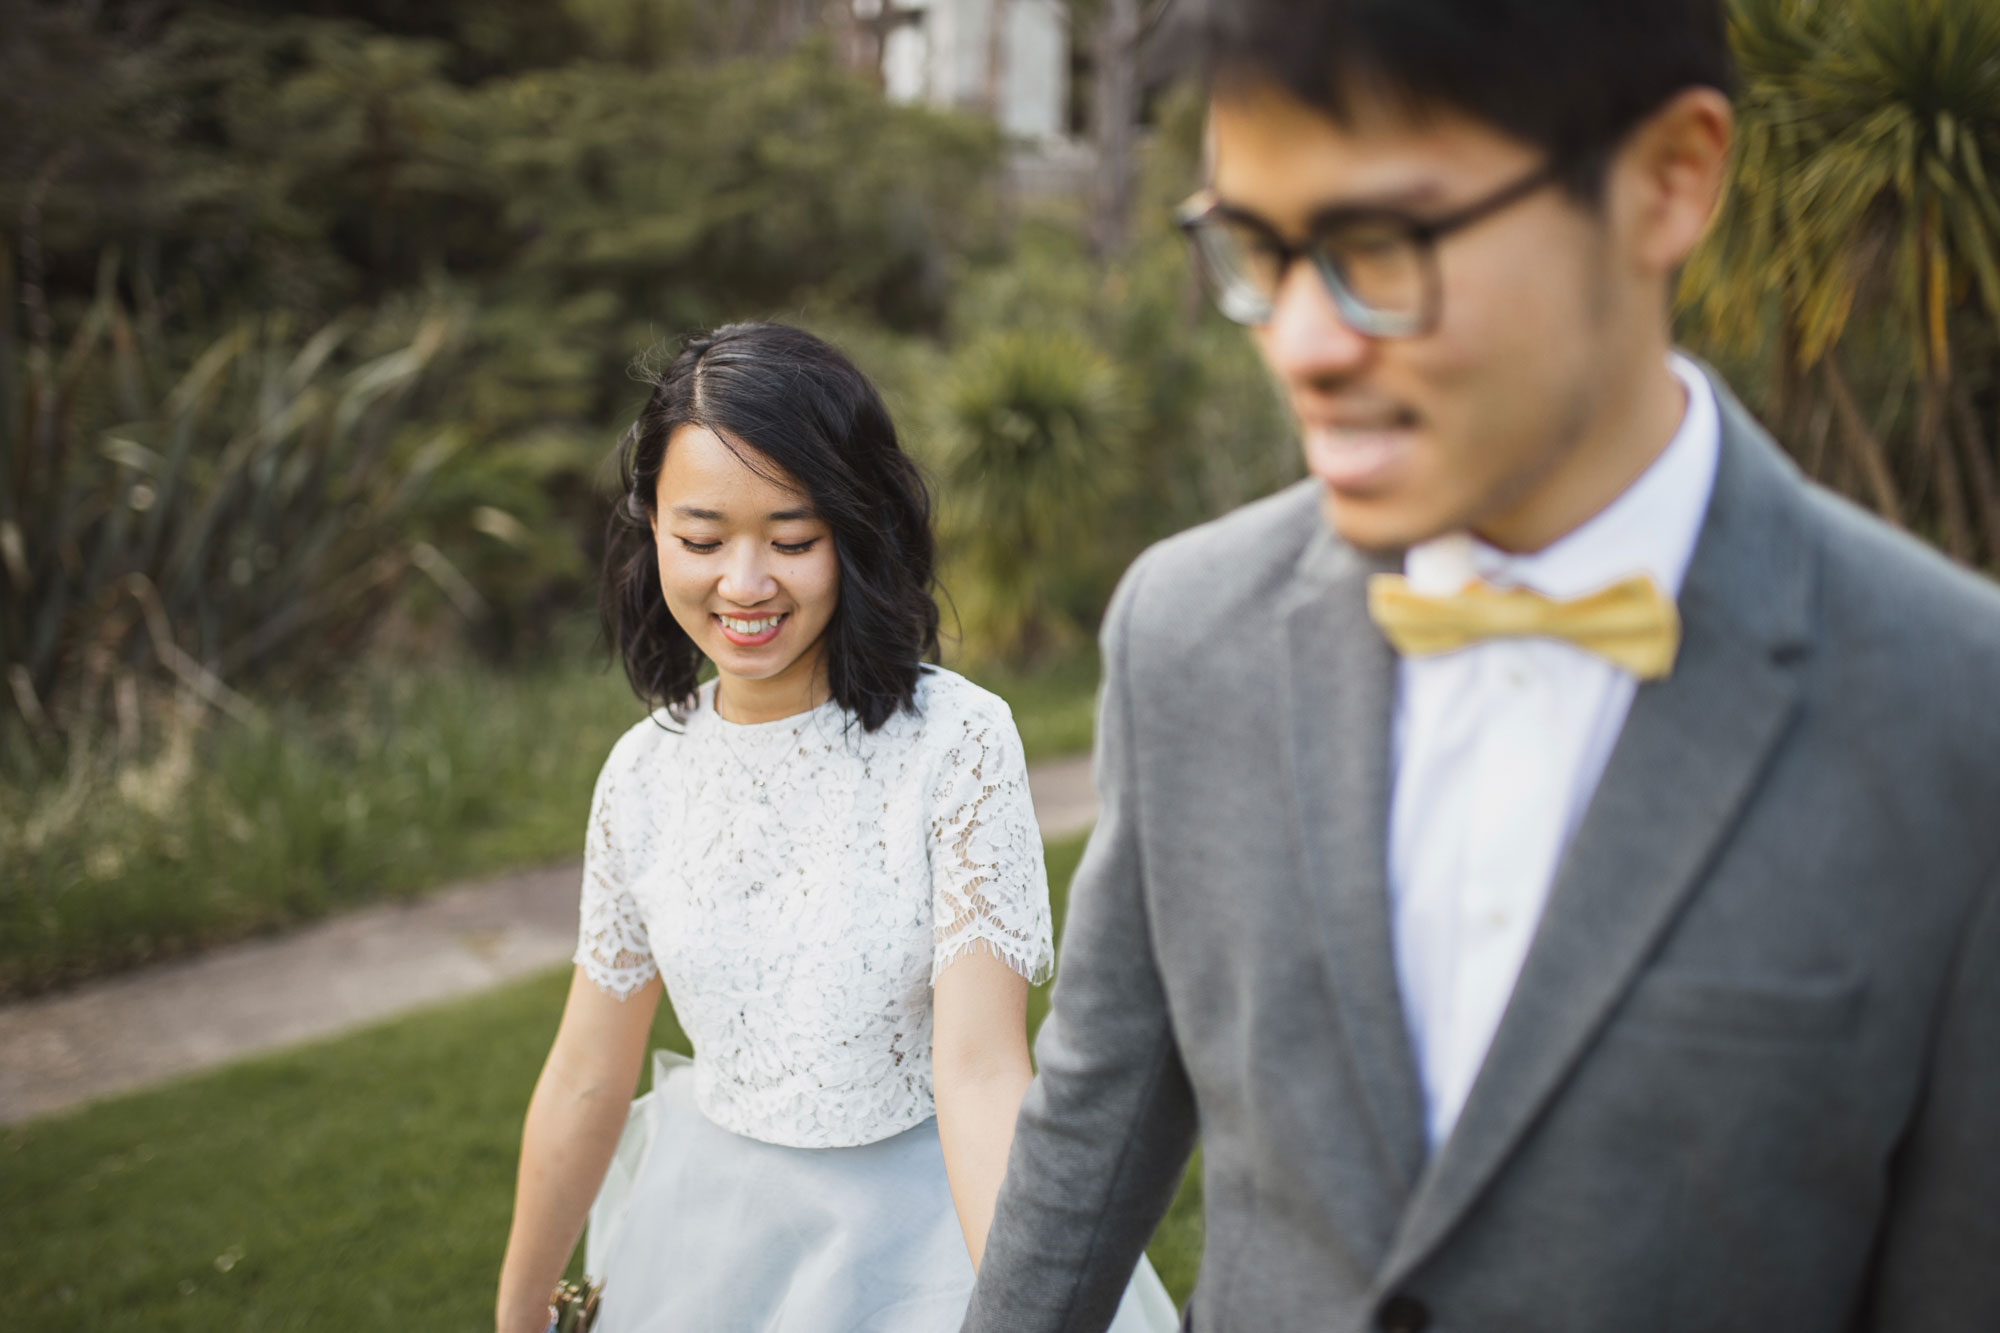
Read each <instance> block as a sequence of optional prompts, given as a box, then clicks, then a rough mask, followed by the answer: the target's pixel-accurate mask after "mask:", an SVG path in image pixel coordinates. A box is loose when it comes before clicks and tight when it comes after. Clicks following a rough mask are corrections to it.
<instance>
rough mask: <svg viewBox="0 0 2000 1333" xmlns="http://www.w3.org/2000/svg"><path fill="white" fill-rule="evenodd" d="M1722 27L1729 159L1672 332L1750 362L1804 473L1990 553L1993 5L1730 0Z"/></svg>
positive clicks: (1997, 37) (1997, 210) (1998, 384)
mask: <svg viewBox="0 0 2000 1333" xmlns="http://www.w3.org/2000/svg"><path fill="white" fill-rule="evenodd" d="M1731 30H1732V35H1733V38H1734V40H1735V45H1736V49H1737V52H1738V55H1739V59H1740V62H1741V65H1742V70H1743V76H1744V84H1745V87H1744V95H1743V98H1742V100H1741V106H1740V108H1739V117H1740V120H1739V137H1738V148H1737V157H1736V161H1735V164H1734V177H1733V179H1732V181H1731V185H1730V189H1729V193H1728V195H1727V197H1726V199H1725V201H1724V204H1723V207H1722V210H1721V212H1720V215H1719V216H1718V218H1717V220H1716V225H1715V227H1714V230H1713V232H1712V233H1711V236H1710V238H1709V240H1708V241H1707V243H1706V244H1705V245H1704V247H1703V248H1702V250H1700V251H1699V252H1698V253H1697V254H1696V255H1695V257H1694V258H1693V259H1692V260H1691V262H1690V263H1689V264H1688V266H1687V269H1686V272H1685V274H1684V278H1683V283H1682V296H1683V302H1684V304H1685V306H1686V307H1687V313H1688V315H1689V319H1690V326H1691V330H1692V331H1693V333H1694V334H1695V336H1696V337H1697V338H1698V339H1700V340H1701V341H1702V342H1703V343H1704V344H1705V345H1706V346H1707V347H1709V348H1710V349H1712V350H1713V351H1715V352H1716V353H1718V354H1719V355H1721V356H1724V357H1733V358H1738V359H1746V360H1764V361H1765V365H1764V366H1762V367H1759V368H1758V369H1760V370H1761V371H1762V375H1761V378H1764V379H1765V380H1766V386H1767V387H1766V399H1767V401H1766V406H1767V409H1768V410H1769V414H1770V415H1772V416H1774V417H1775V418H1776V419H1777V420H1778V423H1779V424H1780V427H1781V429H1782V430H1783V432H1784V433H1785V434H1787V435H1788V436H1790V437H1791V438H1792V439H1794V440H1795V441H1796V442H1797V443H1798V444H1799V445H1800V447H1801V452H1802V454H1803V456H1804V459H1805V461H1806V462H1807V465H1808V466H1809V467H1811V468H1812V469H1813V470H1814V471H1815V472H1817V473H1819V474H1820V475H1821V476H1823V477H1825V478H1827V479H1828V480H1830V481H1832V482H1833V483H1834V484H1836V485H1839V486H1842V487H1843V488H1845V489H1848V490H1851V491H1853V492H1855V493H1856V494H1858V495H1860V496H1861V497H1862V498H1864V499H1866V500H1867V501H1868V502H1869V503H1871V504H1873V505H1874V506H1875V507H1876V508H1877V509H1879V510H1880V511H1881V512H1883V513H1884V514H1886V515H1888V516H1889V517H1891V518H1894V519H1897V520H1899V521H1907V522H1911V523H1913V524H1914V525H1915V526H1916V527H1917V528H1918V529H1919V530H1920V531H1922V532H1924V533H1925V534H1926V535H1928V536H1930V537H1931V538H1933V539H1934V540H1938V541H1940V542H1941V543H1942V544H1943V545H1945V546H1946V548H1947V549H1949V550H1950V551H1952V552H1953V553H1954V554H1956V555H1959V556H1961V557H1962V558H1966V559H1983V560H1985V561H1987V562H1989V563H1991V562H1994V561H2000V460H1996V458H1995V455H1994V453H1993V448H1992V445H1993V437H1992V434H1991V432H1990V430H1989V429H1988V427H1987V425H1986V423H1988V422H1995V421H2000V373H1996V349H2000V336H1996V335H2000V192H1996V189H1995V184H1994V180H1993V176H1992V173H1993V171H1994V170H1995V169H1996V168H2000V8H1996V7H1995V6H1994V5H1992V4H1990V3H1987V2H1986V0H1839V2H1838V3H1835V2H1834V0H1735V3H1734V4H1733V6H1732V10H1731ZM1809 385H1810V386H1813V387H1816V388H1817V389H1818V390H1819V392H1818V393H1816V394H1810V395H1809V394H1807V393H1806V392H1805V390H1806V388H1807V387H1808V386H1809ZM1836 434H1837V437H1838V447H1832V444H1831V442H1830V440H1829V436H1830V435H1836Z"/></svg>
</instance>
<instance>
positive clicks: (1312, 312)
mask: <svg viewBox="0 0 2000 1333" xmlns="http://www.w3.org/2000/svg"><path fill="white" fill-rule="evenodd" d="M1257 340H1258V342H1259V343H1260V344H1261V345H1262V347H1263V349H1264V358H1265V360H1267V361H1268V362H1270V365H1271V369H1272V370H1273V371H1275V372H1276V373H1277V375H1278V378H1279V379H1281V380H1282V381H1284V383H1285V387H1286V388H1288V389H1296V388H1303V387H1306V386H1309V385H1311V384H1313V383H1315V382H1316V381H1319V380H1323V379H1339V378H1345V377H1346V376H1348V375H1351V374H1353V373H1354V372H1355V371H1356V370H1358V369H1359V368H1360V367H1361V365H1362V364H1363V363H1364V362H1366V361H1367V359H1368V356H1369V354H1370V353H1371V352H1372V351H1373V350H1374V340H1373V339H1371V338H1369V337H1368V336H1367V335H1365V334H1361V333H1356V332H1355V331H1354V330H1353V329H1352V328H1350V327H1349V326H1348V323H1347V321H1346V320H1345V319H1342V318H1341V315H1340V309H1339V307H1338V306H1336V305H1335V304H1334V303H1333V293H1332V292H1331V291H1328V290H1327V285H1326V279H1325V278H1323V277H1321V276H1320V273H1319V270H1318V269H1317V268H1315V267H1314V266H1313V263H1312V261H1311V260H1309V259H1300V260H1298V261H1296V262H1294V263H1293V264H1292V265H1291V267H1290V268H1289V269H1288V270H1286V272H1285V276H1284V279H1283V280H1282V281H1281V282H1280V283H1279V284H1278V290H1277V293H1276V295H1274V296H1273V297H1272V299H1271V318H1270V320H1269V321H1268V322H1267V323H1266V324H1265V325H1264V326H1263V328H1261V329H1259V330H1258V339H1257Z"/></svg>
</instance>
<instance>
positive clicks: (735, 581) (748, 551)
mask: <svg viewBox="0 0 2000 1333" xmlns="http://www.w3.org/2000/svg"><path fill="white" fill-rule="evenodd" d="M777 590H778V581H777V580H776V579H774V578H772V577H771V570H770V566H769V564H768V562H767V560H766V558H765V552H764V544H763V543H762V542H752V541H743V542H732V543H731V544H730V547H729V557H728V559H727V560H725V561H724V562H723V566H722V581H721V583H720V585H719V586H718V588H717V591H718V592H720V593H721V594H722V595H723V597H724V598H726V599H727V600H729V601H732V602H734V603H736V604H737V605H738V606H755V605H756V604H757V603H759V602H761V601H763V600H765V599H766V598H768V597H770V596H771V595H772V594H773V593H775V592H777Z"/></svg>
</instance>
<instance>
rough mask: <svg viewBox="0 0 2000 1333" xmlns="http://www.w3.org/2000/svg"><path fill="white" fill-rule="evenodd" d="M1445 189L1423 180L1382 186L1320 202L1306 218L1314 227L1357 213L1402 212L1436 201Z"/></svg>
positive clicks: (1435, 183) (1433, 203)
mask: <svg viewBox="0 0 2000 1333" xmlns="http://www.w3.org/2000/svg"><path fill="white" fill-rule="evenodd" d="M1443 193H1444V191H1443V190H1442V189H1441V188H1439V186H1438V184H1437V182H1436V181H1423V182H1421V183H1419V184H1416V185H1406V186H1403V187H1402V188H1401V189H1395V190H1383V191H1380V192H1379V193H1375V194H1363V195H1355V196H1353V197H1352V198H1348V199H1342V200H1340V201H1339V202H1337V203H1331V204H1321V205H1320V206H1319V207H1318V208H1315V209H1314V210H1313V211H1312V214H1311V216H1309V217H1308V218H1307V219H1306V225H1307V226H1308V227H1310V228H1312V229H1314V230H1317V229H1319V228H1321V227H1324V226H1326V225H1327V224H1328V223H1332V222H1340V221H1342V220H1344V219H1346V218H1350V217H1353V216H1354V215H1355V214H1357V213H1375V212H1383V213H1403V212H1408V211H1410V210H1412V209H1418V208H1423V207H1425V206H1426V205H1435V204H1437V203H1438V201H1439V196H1441V195H1442V194H1443Z"/></svg>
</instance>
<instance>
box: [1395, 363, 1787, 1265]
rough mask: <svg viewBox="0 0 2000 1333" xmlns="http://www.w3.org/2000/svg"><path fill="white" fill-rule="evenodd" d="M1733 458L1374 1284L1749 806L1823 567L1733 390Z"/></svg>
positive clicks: (1571, 1058)
mask: <svg viewBox="0 0 2000 1333" xmlns="http://www.w3.org/2000/svg"><path fill="white" fill-rule="evenodd" d="M1716 390H1717V398H1718V400H1719V401H1720V403H1721V405H1722V454H1721V459H1720V462H1719V465H1718V470H1717V475H1716V483H1715V491H1714V495H1713V498H1712V499H1711V501H1710V505H1709V511H1708V515H1707V518H1706V520H1705V522H1704V524H1703V528H1702V534H1701V537H1700V539H1699V541H1698V542H1697V545H1696V548H1695V553H1694V557H1693V560H1692V562H1691V563H1690V565H1689V568H1688V574H1687V578H1686V581H1685V584H1684V586H1683V588H1682V590H1681V597H1680V606H1681V612H1682V619H1683V626H1684V635H1685V637H1684V640H1683V643H1682V647H1681V653H1680V656H1679V658H1678V660H1677V661H1676V662H1675V665H1674V670H1673V673H1672V675H1670V676H1669V677H1668V678H1667V679H1665V680H1662V681H1656V682H1652V683H1648V684H1644V685H1642V686H1641V687H1640V688H1639V691H1638V693H1637V694H1636V696H1635V697H1634V699H1633V701H1632V709H1631V712H1630V714H1629V715H1628V716H1627V718H1626V722H1625V726H1624V729H1623V731H1622V732H1621V733H1620V735H1619V738H1618V742H1617V745H1616V748H1615V749H1614V750H1613V752H1612V755H1611V759H1610V761H1609V763H1608V764H1607V766H1606V768H1605V771H1604V776H1603V778H1602V779H1601V781H1600V782H1599V784H1598V788H1597V792H1596V794H1595V796H1594V797H1593V799H1592V801H1591V804H1590V806H1589V809H1588V812H1587V813H1586V815H1585V817H1584V819H1583V822H1582V825H1581V827H1580V828H1579V829H1578V830H1577V833H1576V836H1575V839H1574V841H1573V842H1572V844H1571V846H1570V848H1569V849H1568V851H1567V853H1566V854H1565V856H1564V858H1563V862H1562V864H1561V866H1560V868H1559V870H1558V872H1557V875H1556V880H1555V883H1554V885H1553V886H1552V888H1551V891H1550V894H1549V900H1548V904H1547V906H1546V908H1545V909H1544V912H1543V916H1542V923H1541V926H1540V928H1539V929H1538V931H1537V934H1536V937H1535V941H1534V943H1533V945H1532V946H1531V947H1530V949H1529V952H1528V957H1527V960H1526V962H1525V963H1524V964H1523V967H1522V971H1521V976H1520V980H1519V981H1518V983H1517V984H1516V986H1515V989H1514V993H1513V996H1512V998H1511V999H1510V1000H1509V1002H1508V1006H1507V1011H1506V1014H1505V1016H1504V1017H1503V1018H1502V1020H1501V1023H1500V1027H1499V1030H1498V1031H1497V1032H1496V1033H1495V1035H1494V1039H1493V1044H1492V1046H1491V1048H1490V1049H1489V1050H1488V1052H1487V1056H1486V1060H1485V1063H1484V1064H1483V1065H1482V1066H1481V1068H1480V1072H1479V1076H1478V1078H1477V1080H1476V1082H1475V1083H1474V1085H1473V1088H1472V1091H1471V1094H1470V1096H1469V1098H1468V1099H1467V1102H1466V1105H1465V1109H1464V1111H1463V1113H1462V1114H1461V1116H1460V1118H1459V1121H1458V1124H1457V1127H1456V1128H1455V1130H1454V1131H1453V1133H1452V1136H1451V1138H1450V1140H1449V1141H1448V1142H1447V1143H1446V1144H1445V1145H1444V1146H1443V1148H1442V1149H1441V1151H1440V1152H1439V1153H1438V1154H1437V1155H1436V1156H1435V1157H1434V1158H1433V1159H1432V1161H1431V1163H1430V1166H1429V1169H1428V1170H1427V1171H1426V1172H1425V1175H1424V1178H1423V1180H1422V1181H1421V1182H1420V1183H1419V1185H1418V1187H1417V1190H1416V1193H1415V1197H1413V1198H1412V1199H1411V1201H1410V1206H1409V1208H1408V1210H1407V1211H1406V1212H1405V1214H1404V1217H1403V1222H1402V1226H1401V1228H1400V1229H1399V1231H1398V1234H1397V1238H1396V1242H1395V1245H1394V1247H1393V1249H1392V1252H1391V1255H1390V1257H1389V1260H1388V1263H1387V1264H1386V1265H1385V1266H1384V1268H1383V1270H1382V1271H1381V1274H1380V1276H1379V1279H1378V1280H1379V1282H1380V1285H1381V1287H1382V1289H1383V1290H1389V1289H1391V1288H1393V1287H1394V1286H1395V1285H1397V1284H1398V1283H1400V1282H1401V1281H1402V1280H1403V1279H1404V1278H1405V1277H1407V1276H1408V1274H1409V1273H1410V1271H1411V1270H1412V1269H1414V1268H1415V1267H1416V1266H1417V1265H1418V1264H1419V1263H1421V1262H1422V1261H1423V1259H1424V1258H1425V1257H1426V1256H1427V1255H1428V1254H1430V1253H1431V1252H1432V1251H1433V1250H1434V1249H1435V1248H1436V1247H1437V1245H1438V1244H1439V1243H1440V1242H1441V1241H1442V1240H1443V1239H1444V1237H1445V1236H1446V1235H1447V1233H1448V1232H1449V1231H1450V1229H1451V1227H1452V1226H1453V1225H1455V1224H1456V1223H1457V1222H1458V1220H1459V1219H1460V1218H1462V1217H1463V1216H1464V1215H1465V1213H1466V1212H1467V1210H1468V1209H1469V1208H1470V1207H1471V1206H1472V1204H1473V1203H1474V1202H1475V1201H1476V1200H1477V1198H1478V1196H1479V1194H1480V1192H1481V1191H1482V1190H1483V1189H1484V1188H1485V1187H1486V1185H1487V1184H1488V1183H1489V1182H1490V1181H1491V1180H1492V1178H1493V1176H1494V1174H1495V1173H1496V1171H1497V1170H1498V1169H1499V1167H1500V1166H1501V1164H1502V1163H1503V1162H1504V1160H1505V1159H1506V1157H1507V1156H1508V1154H1510V1153H1511V1152H1512V1151H1513V1150H1514V1148H1515V1147H1516V1146H1517V1145H1518V1144H1519V1142H1520V1141H1521V1139H1522V1138H1523V1136H1524V1135H1525V1134H1526V1132H1527V1131H1528V1129H1529V1127H1530V1126H1531V1125H1532V1123H1533V1122H1534V1120H1535V1118H1536V1117H1537V1116H1538V1115H1539V1114H1540V1113H1541V1111H1542V1110H1543V1108H1544V1107H1545V1106H1546V1105H1547V1103H1548V1101H1549V1100H1550V1098H1551V1096H1552V1095H1553V1094H1554V1093H1555V1091H1556V1090H1557V1088H1558V1086H1559V1085H1560V1083H1561V1082H1562V1080H1563V1079H1564V1077H1565V1076H1566V1075H1567V1074H1568V1072H1569V1071H1570V1070H1571V1069H1572V1068H1573V1067H1574V1065H1575V1064H1576V1062H1577V1060H1578V1058H1579V1057H1580V1056H1581V1055H1582V1053H1583V1051H1584V1049H1585V1048H1586V1047H1587V1045H1588V1044H1589V1042H1590V1041H1591V1039H1592V1038H1593V1036H1594V1035H1595V1034H1596V1032H1597V1030H1598V1028H1599V1026H1600V1025H1601V1024H1602V1023H1603V1021H1604V1019H1605V1017H1606V1016H1607V1014H1608V1013H1609V1012H1610V1010H1611V1009H1612V1007H1613V1006H1614V1005H1616V1004H1617V1002H1618V1001H1619V999H1620V998H1621V997H1622V996H1623V994H1624V993H1625V991H1626V989H1627V988H1628V987H1629V986H1630V985H1631V983H1632V982H1633V980H1634V979H1635V978H1636V976H1637V974H1638V973H1639V971H1640V970H1641V969H1642V968H1643V967H1644V965H1645V963H1646V960H1647V959H1648V958H1649V957H1650V956H1651V954H1652V952H1653V950H1654V948H1655V947H1656V946H1657V944H1658V943H1659V941H1660V940H1661V938H1662V937H1663V936H1664V934H1665V932H1666V930H1667V929H1668V927H1669V926H1670V924H1671V923H1672V921H1673V919H1674V917H1675V915H1676V914H1677V913H1678V911H1679V910H1680V908H1681V907H1682V905H1683V904H1684V903H1685V902H1686V900H1687V899H1688V897H1689V896H1690V895H1691V894H1692V893H1693V891H1694V890H1695V888H1696V886H1697V885H1698V884H1699V883H1700V881H1701V878H1702V875H1703V873H1704V871H1705V869H1706V868H1707V866H1708V864H1709V861H1710V859H1711V857H1712V856H1713V854H1714V853H1715V852H1716V850H1717V848H1718V847H1719V846H1720V845H1721V843H1722V842H1723V840H1724V838H1725V837H1726V836H1727V834H1728V832H1729V830H1730V829H1731V828H1732V827H1733V825H1734V823H1735V821H1736V819H1737V817H1738V815H1739V814H1740V812H1741V811H1742V809H1743V808H1744V806H1745V805H1746V804H1747V802H1748V800H1749V798H1750V795H1751V793H1752V792H1753V790H1754V788H1755V786H1756V783H1757V779H1758V776H1759V774H1760V773H1761V772H1762V770H1763V767H1764V764H1765V761H1766V759H1767V758H1768V756H1769V755H1770V752H1771V750H1772V749H1773V747H1774V746H1775V745H1776V743H1777V741H1778V739H1779V737H1780V736H1782V735H1783V733H1784V731H1785V729H1786V726H1787V724H1788V722H1789V720H1790V717H1791V714H1792V711H1793V708H1794V702H1795V699H1794V696H1795V692H1796V688H1795V683H1794V681H1793V678H1792V674H1791V668H1790V665H1789V663H1790V661H1791V659H1792V658H1793V657H1794V656H1795V655H1796V654H1797V653H1798V652H1799V651H1801V650H1802V649H1803V647H1804V646H1805V641H1806V632H1807V624H1808V606H1809V597H1810V582H1811V568H1810V560H1809V556H1808V546H1807V542H1806V540H1805V533H1804V532H1803V530H1802V524H1803V518H1802V515H1801V513H1800V502H1801V498H1802V490H1801V485H1800V482H1799V481H1798V479H1797V476H1796V474H1795V473H1794V472H1793V471H1792V470H1791V466H1790V464H1789V463H1788V462H1786V461H1785V460H1783V459H1782V457H1781V456H1780V455H1779V454H1778V452H1777V450H1776V447H1775V446H1774V445H1772V444H1771V443H1770V442H1769V441H1768V439H1766V438H1765V437H1764V435H1763V433H1762V431H1761V430H1759V429H1758V428H1757V427H1756V426H1755V425H1754V424H1753V423H1752V422H1751V421H1750V420H1749V418H1748V416H1747V415H1746V414H1745V413H1744V412H1743V409H1742V408H1741V407H1740V406H1739V405H1737V404H1736V403H1735V401H1734V399H1732V398H1731V397H1730V396H1729V395H1728V393H1727V391H1726V390H1725V389H1723V388H1722V386H1721V385H1720V384H1717V385H1716Z"/></svg>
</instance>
